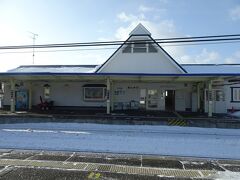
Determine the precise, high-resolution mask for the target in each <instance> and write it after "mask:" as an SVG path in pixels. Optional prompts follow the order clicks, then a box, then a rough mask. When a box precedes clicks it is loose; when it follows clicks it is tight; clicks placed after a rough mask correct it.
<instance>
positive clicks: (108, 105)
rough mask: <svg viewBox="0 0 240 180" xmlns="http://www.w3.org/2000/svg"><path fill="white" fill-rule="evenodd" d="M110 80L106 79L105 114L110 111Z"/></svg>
mask: <svg viewBox="0 0 240 180" xmlns="http://www.w3.org/2000/svg"><path fill="white" fill-rule="evenodd" d="M110 86H111V85H110V79H109V78H107V114H110V111H111V107H110V106H111V101H110V90H111V88H110Z"/></svg>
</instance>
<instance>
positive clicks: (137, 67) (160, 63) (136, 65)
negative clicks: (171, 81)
mask: <svg viewBox="0 0 240 180" xmlns="http://www.w3.org/2000/svg"><path fill="white" fill-rule="evenodd" d="M133 38H134V40H135V39H136V37H132V38H131V39H130V40H133ZM145 38H146V37H145ZM138 40H139V39H138ZM141 40H142V38H141ZM155 47H156V48H157V49H158V52H157V53H122V49H120V50H119V51H118V52H117V53H116V54H115V55H114V56H112V57H111V59H110V60H109V61H108V62H107V63H106V64H105V65H104V66H103V67H102V68H101V69H100V71H99V72H101V73H159V74H161V73H162V74H164V73H166V74H171V73H175V74H178V73H183V71H182V70H181V69H180V67H178V66H177V64H176V63H175V62H174V61H173V60H172V59H171V58H170V57H169V56H168V55H167V54H166V53H165V52H164V51H163V50H162V49H160V48H159V47H158V46H155Z"/></svg>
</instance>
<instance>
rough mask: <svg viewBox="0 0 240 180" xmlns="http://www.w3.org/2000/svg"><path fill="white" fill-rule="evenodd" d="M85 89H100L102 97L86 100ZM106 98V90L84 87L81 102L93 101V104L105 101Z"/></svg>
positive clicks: (103, 88)
mask: <svg viewBox="0 0 240 180" xmlns="http://www.w3.org/2000/svg"><path fill="white" fill-rule="evenodd" d="M87 89H102V97H101V98H86V90H87ZM106 97H107V88H106V87H104V86H102V87H100V86H85V87H83V100H84V101H91V102H93V101H95V102H99V101H105V100H106Z"/></svg>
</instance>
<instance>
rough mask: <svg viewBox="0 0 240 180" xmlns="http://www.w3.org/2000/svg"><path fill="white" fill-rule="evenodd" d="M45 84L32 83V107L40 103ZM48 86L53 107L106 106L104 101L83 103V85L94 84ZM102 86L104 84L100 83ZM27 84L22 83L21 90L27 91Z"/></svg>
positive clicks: (7, 91)
mask: <svg viewBox="0 0 240 180" xmlns="http://www.w3.org/2000/svg"><path fill="white" fill-rule="evenodd" d="M98 83H99V82H98ZM44 84H46V82H33V83H32V105H37V104H39V103H40V96H42V98H43V97H44V96H43V86H44ZM47 84H49V85H50V100H53V101H54V106H100V107H101V106H106V103H105V102H104V101H94V102H90V101H84V100H83V87H82V86H83V85H84V84H95V83H94V82H91V83H89V82H48V83H47ZM100 84H104V82H100ZM28 86H29V83H24V87H22V88H23V89H28ZM4 105H10V86H9V85H7V86H6V89H5V95H4Z"/></svg>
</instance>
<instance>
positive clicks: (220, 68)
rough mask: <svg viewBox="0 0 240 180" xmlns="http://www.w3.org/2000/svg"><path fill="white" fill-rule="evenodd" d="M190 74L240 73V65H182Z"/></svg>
mask: <svg viewBox="0 0 240 180" xmlns="http://www.w3.org/2000/svg"><path fill="white" fill-rule="evenodd" d="M180 65H181V66H182V67H183V68H184V69H185V70H186V71H187V72H188V73H189V74H195V73H199V74H214V73H219V74H227V73H240V64H180Z"/></svg>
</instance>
